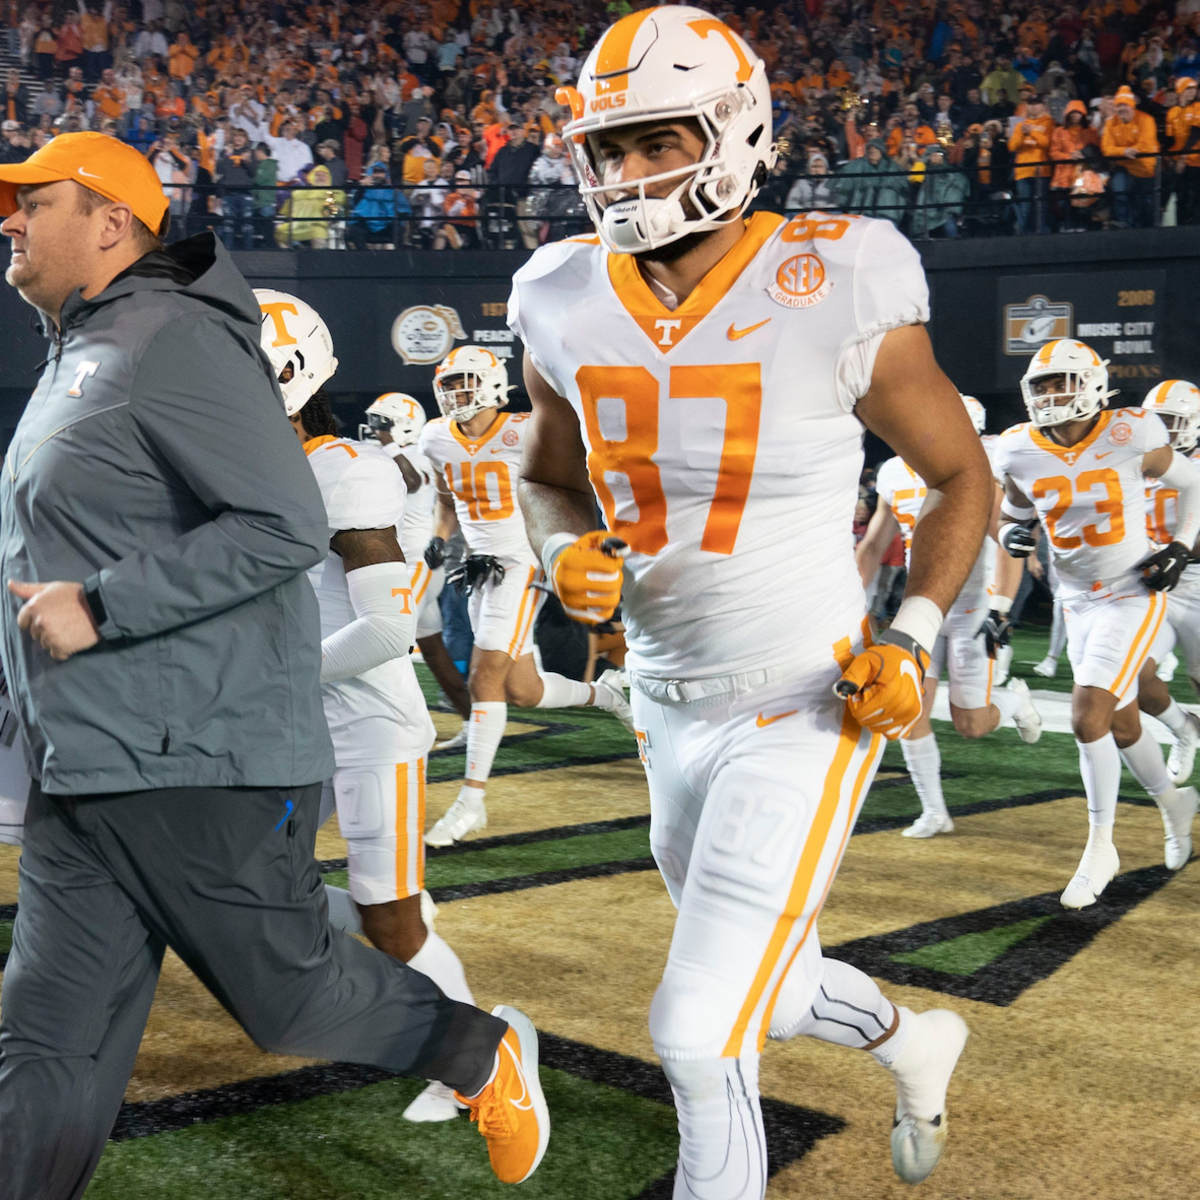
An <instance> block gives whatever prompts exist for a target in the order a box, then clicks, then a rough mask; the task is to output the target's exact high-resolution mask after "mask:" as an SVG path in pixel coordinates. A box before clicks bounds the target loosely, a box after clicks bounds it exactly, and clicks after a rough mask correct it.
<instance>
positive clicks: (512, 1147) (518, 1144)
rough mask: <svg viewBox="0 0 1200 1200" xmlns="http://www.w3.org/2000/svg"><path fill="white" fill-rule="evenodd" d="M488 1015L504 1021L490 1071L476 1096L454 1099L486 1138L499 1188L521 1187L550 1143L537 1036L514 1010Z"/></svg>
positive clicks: (498, 1009) (502, 1009) (500, 1008)
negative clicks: (504, 1031)
mask: <svg viewBox="0 0 1200 1200" xmlns="http://www.w3.org/2000/svg"><path fill="white" fill-rule="evenodd" d="M492 1015H493V1016H494V1017H499V1018H500V1019H501V1020H503V1021H507V1022H508V1032H507V1033H506V1034H505V1035H504V1037H503V1038H502V1039H501V1041H500V1045H499V1047H498V1048H497V1050H496V1067H495V1069H494V1070H493V1071H492V1077H491V1079H489V1080H488V1083H487V1086H486V1087H485V1088H484V1089H483V1091H481V1092H480V1093H479V1095H478V1096H474V1097H471V1096H463V1095H461V1094H460V1093H458V1092H455V1095H456V1096H457V1097H458V1099H459V1100H461V1101H462V1102H463V1103H464V1104H465V1105H466V1106H467V1107H468V1108H469V1109H470V1110H471V1120H472V1121H475V1122H477V1123H478V1125H479V1132H480V1133H482V1134H483V1136H484V1137H485V1138H487V1144H488V1158H489V1159H490V1160H491V1163H492V1170H493V1171H494V1172H495V1174H496V1178H497V1179H499V1180H500V1182H501V1183H521V1182H523V1181H524V1180H526V1179H528V1178H529V1177H530V1175H532V1174H533V1173H534V1171H536V1170H537V1169H538V1164H539V1163H540V1162H541V1161H542V1156H543V1155H544V1154H545V1153H546V1145H547V1143H548V1142H549V1141H550V1110H549V1109H548V1108H547V1107H546V1097H545V1096H544V1095H543V1094H542V1084H541V1081H540V1080H539V1078H538V1037H537V1030H536V1029H534V1027H533V1022H532V1021H531V1020H530V1019H529V1018H528V1017H527V1016H526V1015H525V1014H524V1013H523V1012H521V1011H520V1010H519V1009H516V1008H510V1007H509V1006H508V1005H506V1004H500V1005H497V1006H496V1007H495V1008H494V1009H492Z"/></svg>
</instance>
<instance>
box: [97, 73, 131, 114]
mask: <svg viewBox="0 0 1200 1200" xmlns="http://www.w3.org/2000/svg"><path fill="white" fill-rule="evenodd" d="M92 103H93V104H94V105H95V106H96V110H97V111H98V112H99V113H100V115H101V116H102V117H111V118H112V119H113V120H114V121H120V120H121V118H122V117H124V115H125V89H124V88H122V87H118V86H117V77H116V75H114V74H113V69H112V67H108V68H107V69H106V70H105V71H104V72H103V74H102V75H101V76H100V84H99V86H98V87H97V88H96V90H95V91H94V92H92Z"/></svg>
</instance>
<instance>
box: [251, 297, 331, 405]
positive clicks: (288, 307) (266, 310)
mask: <svg viewBox="0 0 1200 1200" xmlns="http://www.w3.org/2000/svg"><path fill="white" fill-rule="evenodd" d="M254 295H255V298H256V299H257V300H258V307H259V309H260V310H261V311H262V331H261V332H260V334H259V344H260V345H261V346H262V348H263V352H264V353H265V354H266V356H267V358H268V359H269V360H270V362H271V369H272V370H273V371H274V372H275V378H276V379H278V380H279V388H280V391H282V392H283V406H284V408H285V409H286V410H287V415H288V416H289V417H294V416H295V415H296V413H298V412H299V411H300V410H301V409H302V408H303V407H304V406H305V405H306V404H307V403H308V402H309V401H310V400H311V399H312V398H313V396H314V395H315V394H316V393H317V391H318V390H319V389H320V387H321V385H322V384H323V383H325V381H326V380H328V379H329V378H330V377H331V376H332V375H333V373H334V372H335V371H336V370H337V369H338V360H337V359H336V358H335V357H334V355H333V338H332V337H330V335H329V326H328V325H326V324H325V322H324V321H323V320H322V319H321V314H320V313H318V312H317V310H316V309H315V308H313V307H312V306H311V305H309V304H305V302H304V301H303V300H301V299H300V297H299V296H292V295H289V294H288V293H287V292H277V291H275V290H274V289H273V288H255V289H254Z"/></svg>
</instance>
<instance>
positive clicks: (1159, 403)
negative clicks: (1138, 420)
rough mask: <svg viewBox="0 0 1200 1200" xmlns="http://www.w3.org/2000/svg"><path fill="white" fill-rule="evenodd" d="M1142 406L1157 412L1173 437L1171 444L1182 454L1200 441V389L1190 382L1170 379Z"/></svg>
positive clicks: (1155, 389) (1148, 394)
mask: <svg viewBox="0 0 1200 1200" xmlns="http://www.w3.org/2000/svg"><path fill="white" fill-rule="evenodd" d="M1142 407H1143V408H1148V409H1149V410H1150V411H1151V412H1156V413H1158V415H1159V416H1160V417H1162V419H1163V424H1164V425H1166V427H1167V432H1168V433H1169V434H1170V435H1171V445H1172V446H1174V447H1175V449H1176V450H1178V451H1179V452H1180V453H1181V454H1186V453H1187V452H1188V451H1189V450H1194V449H1195V448H1196V443H1197V441H1200V388H1197V387H1196V385H1195V384H1194V383H1189V382H1188V381H1187V380H1186V379H1168V380H1166V381H1165V382H1164V383H1160V384H1159V385H1158V386H1157V387H1154V388H1151V389H1150V391H1148V392H1147V393H1146V398H1145V400H1143V401H1142Z"/></svg>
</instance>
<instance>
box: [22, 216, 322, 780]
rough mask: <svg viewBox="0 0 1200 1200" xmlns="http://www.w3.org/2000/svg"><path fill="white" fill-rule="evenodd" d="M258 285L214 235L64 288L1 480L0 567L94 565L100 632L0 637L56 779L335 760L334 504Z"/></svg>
mask: <svg viewBox="0 0 1200 1200" xmlns="http://www.w3.org/2000/svg"><path fill="white" fill-rule="evenodd" d="M260 322H261V314H260V312H259V308H258V304H257V302H256V301H255V298H254V294H253V292H252V291H251V290H250V287H249V285H248V284H247V283H246V281H245V279H243V278H242V276H241V274H240V273H239V272H238V270H237V268H236V267H234V265H233V262H232V260H231V259H230V258H229V255H228V254H227V253H226V252H225V250H224V248H223V247H222V246H221V245H220V243H218V242H217V241H216V239H215V238H214V237H213V236H212V235H211V234H203V235H201V236H200V237H195V238H190V239H188V240H187V241H183V242H178V243H176V244H175V245H173V246H170V247H169V248H168V249H167V251H166V252H165V253H164V254H152V255H148V256H147V257H146V258H144V259H142V260H141V261H140V262H138V263H137V264H135V265H134V266H133V267H131V268H130V269H129V270H128V271H126V272H125V273H124V274H122V275H120V276H118V277H117V278H116V279H115V280H113V282H112V283H111V284H110V285H109V286H108V287H107V288H106V289H105V290H104V291H103V292H101V293H100V295H98V296H96V297H95V298H94V299H91V300H84V299H83V298H82V296H81V295H80V293H79V292H76V293H75V294H74V295H72V296H71V297H70V298H69V299H68V300H67V302H66V303H65V304H64V305H63V310H62V314H61V318H60V323H61V333H59V332H57V331H54V329H53V326H52V325H51V326H49V331H50V332H52V333H53V336H54V341H53V344H52V348H51V354H50V359H49V361H48V363H47V364H46V367H45V369H44V371H43V372H42V376H41V379H40V380H39V382H38V386H37V389H36V390H35V391H34V393H33V396H32V397H31V398H30V401H29V404H28V406H27V407H26V409H25V412H24V415H23V416H22V417H21V421H20V424H19V425H18V426H17V430H16V433H15V434H14V436H13V440H12V443H11V445H10V446H9V448H8V454H7V456H6V459H5V462H4V464H3V470H2V475H3V480H2V483H0V580H9V579H18V580H25V581H30V582H35V583H37V582H50V581H52V580H56V579H63V580H71V581H76V582H80V583H84V584H85V585H87V586H88V588H89V591H90V592H91V593H92V595H93V607H94V608H97V609H100V610H101V615H102V616H103V622H102V624H101V626H100V633H101V636H102V640H101V641H100V643H99V644H98V645H97V646H95V647H94V648H93V649H91V650H87V651H85V652H84V653H82V654H77V655H75V656H74V657H73V658H70V659H68V660H67V661H66V662H64V663H59V662H55V661H54V660H53V659H52V658H51V657H50V656H49V655H48V654H47V653H46V652H45V651H44V650H43V649H42V648H41V647H40V646H38V645H37V644H36V643H34V642H33V641H32V640H31V639H30V637H29V635H28V634H24V633H21V632H20V630H18V629H17V611H18V609H19V608H20V606H21V602H20V601H19V600H18V599H17V598H16V597H14V596H13V595H11V594H10V593H9V592H8V591H7V589H5V591H4V604H3V610H2V614H3V658H4V670H5V672H6V674H7V678H8V683H9V690H10V692H11V694H12V698H13V703H14V705H15V707H16V710H17V714H18V716H19V718H20V722H21V725H22V728H23V730H24V733H25V737H26V741H27V744H28V746H29V751H30V756H31V760H32V761H31V768H32V771H33V774H34V775H35V777H39V778H40V779H41V785H42V788H43V789H44V790H45V791H47V792H50V793H59V794H80V793H94V792H119V791H136V790H144V789H149V788H168V787H289V786H295V785H299V784H304V783H313V782H316V781H317V780H321V779H325V778H327V777H328V776H329V775H331V774H332V772H333V749H332V746H331V744H330V740H329V732H328V729H327V728H326V725H325V717H324V713H323V712H322V709H321V695H320V660H321V646H320V624H319V619H318V615H317V603H316V598H315V597H314V595H313V591H312V587H311V586H310V584H309V582H308V580H307V579H306V577H305V574H304V572H305V571H306V570H307V568H309V567H311V566H312V565H313V564H314V563H317V562H319V561H321V559H323V558H324V557H325V555H326V554H327V553H328V533H327V530H326V525H325V510H324V506H323V504H322V502H321V495H320V492H319V490H318V488H317V484H316V480H315V479H314V477H313V473H312V471H311V470H309V468H308V464H307V463H306V462H305V460H304V453H303V451H302V449H301V447H300V442H299V440H298V439H297V438H296V435H295V434H294V433H293V432H292V429H291V426H290V425H289V424H288V420H287V417H286V415H285V414H284V410H283V400H282V396H281V395H280V393H279V388H278V385H277V384H276V383H275V381H274V379H273V377H272V375H271V371H270V368H269V366H268V364H267V361H266V357H265V356H264V355H263V353H262V351H261V350H260V348H259V328H260Z"/></svg>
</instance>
